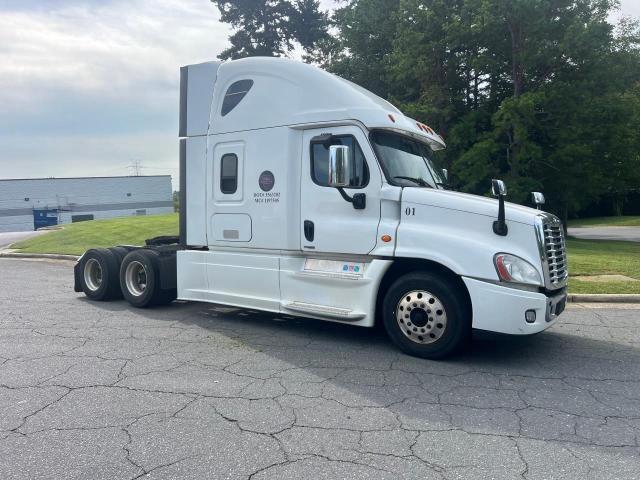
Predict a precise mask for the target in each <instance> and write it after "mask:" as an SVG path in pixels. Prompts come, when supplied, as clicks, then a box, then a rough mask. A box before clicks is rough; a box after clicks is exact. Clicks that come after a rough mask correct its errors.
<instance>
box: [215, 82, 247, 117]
mask: <svg viewBox="0 0 640 480" xmlns="http://www.w3.org/2000/svg"><path fill="white" fill-rule="evenodd" d="M251 87H253V80H249V79H247V80H238V81H237V82H233V83H232V84H231V85H230V86H229V88H228V89H227V93H225V94H224V100H223V101H222V109H221V110H220V115H222V116H223V117H224V116H225V115H226V114H227V113H229V112H230V111H231V110H233V109H234V108H236V106H237V105H238V104H239V103H240V101H241V100H242V99H243V98H244V96H245V95H246V94H247V93H248V92H249V90H251Z"/></svg>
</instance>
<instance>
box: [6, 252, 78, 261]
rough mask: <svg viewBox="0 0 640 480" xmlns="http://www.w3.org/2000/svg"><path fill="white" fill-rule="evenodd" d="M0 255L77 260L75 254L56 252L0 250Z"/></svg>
mask: <svg viewBox="0 0 640 480" xmlns="http://www.w3.org/2000/svg"><path fill="white" fill-rule="evenodd" d="M0 257H4V258H47V259H49V260H78V258H80V257H79V256H77V255H62V254H58V253H18V252H0Z"/></svg>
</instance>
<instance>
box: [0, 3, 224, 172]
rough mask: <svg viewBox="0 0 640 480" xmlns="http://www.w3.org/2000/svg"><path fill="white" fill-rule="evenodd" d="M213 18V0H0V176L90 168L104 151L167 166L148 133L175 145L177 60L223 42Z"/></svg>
mask: <svg viewBox="0 0 640 480" xmlns="http://www.w3.org/2000/svg"><path fill="white" fill-rule="evenodd" d="M218 18H219V14H218V11H217V9H216V8H215V6H214V5H213V4H211V3H210V2H209V0H111V1H87V0H85V1H80V0H61V1H57V2H41V1H35V0H22V1H15V0H14V1H11V0H9V1H8V2H6V3H5V2H3V6H0V57H1V58H2V62H0V177H4V178H8V177H13V176H39V175H40V174H39V171H42V172H44V171H46V172H47V175H58V176H63V175H74V174H77V175H86V174H93V173H94V172H97V171H99V170H101V169H102V170H104V169H105V166H106V167H108V161H109V158H110V155H113V157H114V158H115V157H118V159H121V158H122V157H128V158H140V159H141V160H142V161H143V163H148V164H150V165H153V164H157V163H160V164H164V165H168V164H171V165H172V167H171V168H173V165H175V161H176V160H175V151H174V150H175V149H174V148H172V149H169V151H166V152H165V151H164V149H163V150H162V151H160V149H158V148H153V147H152V146H150V145H149V144H148V143H147V142H151V141H153V142H159V143H160V144H162V145H163V146H164V148H166V146H167V145H168V144H169V143H170V144H171V145H173V144H177V115H178V113H177V112H178V84H179V67H180V66H181V65H186V64H190V63H197V62H201V61H206V60H212V59H215V57H216V55H217V54H218V53H219V52H220V51H222V50H223V49H224V48H225V47H226V45H227V37H228V35H229V29H228V27H227V26H225V25H223V24H221V23H220V22H219V21H218ZM165 136H166V140H165ZM79 146H82V151H81V152H80V151H79V150H78V147H79ZM152 155H153V156H152ZM36 163H37V164H39V165H40V167H41V168H40V169H37V170H34V169H33V168H27V167H26V165H29V166H30V167H32V166H33V164H36ZM21 164H22V165H24V167H21ZM122 173H125V174H126V170H125V171H123V172H122ZM149 173H151V172H149ZM43 175H44V174H43Z"/></svg>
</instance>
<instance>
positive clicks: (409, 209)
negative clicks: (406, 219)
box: [404, 207, 416, 215]
mask: <svg viewBox="0 0 640 480" xmlns="http://www.w3.org/2000/svg"><path fill="white" fill-rule="evenodd" d="M404 214H405V215H415V214H416V209H415V207H407V208H405V209H404Z"/></svg>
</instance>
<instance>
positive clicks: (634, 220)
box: [569, 216, 640, 227]
mask: <svg viewBox="0 0 640 480" xmlns="http://www.w3.org/2000/svg"><path fill="white" fill-rule="evenodd" d="M569 226H570V227H640V217H632V216H624V217H594V218H577V219H575V220H569Z"/></svg>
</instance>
